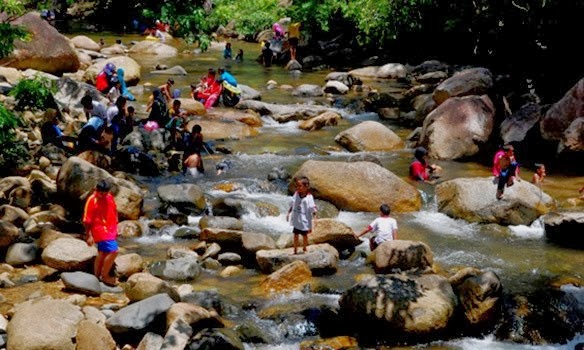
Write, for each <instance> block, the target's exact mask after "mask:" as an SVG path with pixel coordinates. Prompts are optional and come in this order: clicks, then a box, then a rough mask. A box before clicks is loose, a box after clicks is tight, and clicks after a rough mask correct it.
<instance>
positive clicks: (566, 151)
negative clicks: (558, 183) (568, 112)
mask: <svg viewBox="0 0 584 350" xmlns="http://www.w3.org/2000/svg"><path fill="white" fill-rule="evenodd" d="M558 152H559V153H560V154H561V155H570V154H571V155H576V156H579V158H578V159H577V160H576V161H577V162H578V163H580V164H581V163H582V156H583V155H584V116H582V117H580V118H576V119H574V121H573V122H572V123H571V124H570V126H568V128H567V129H566V130H565V131H564V136H563V137H562V141H561V142H560V144H559V146H558Z"/></svg>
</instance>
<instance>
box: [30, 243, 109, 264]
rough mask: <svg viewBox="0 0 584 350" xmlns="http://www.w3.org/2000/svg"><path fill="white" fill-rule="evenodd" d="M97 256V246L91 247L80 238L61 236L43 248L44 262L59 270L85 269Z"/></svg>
mask: <svg viewBox="0 0 584 350" xmlns="http://www.w3.org/2000/svg"><path fill="white" fill-rule="evenodd" d="M96 256H97V249H96V247H90V246H88V245H87V243H85V241H82V240H80V239H75V238H59V239H56V240H54V241H52V242H51V243H49V245H48V246H47V247H46V248H45V249H44V250H43V253H42V255H41V257H42V259H43V262H44V263H45V264H46V265H47V266H50V267H52V268H54V269H57V270H59V271H76V270H83V269H84V268H86V267H87V266H89V265H90V264H91V262H92V261H93V259H94V258H95V257H96Z"/></svg>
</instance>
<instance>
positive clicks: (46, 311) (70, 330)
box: [6, 299, 84, 350]
mask: <svg viewBox="0 0 584 350" xmlns="http://www.w3.org/2000/svg"><path fill="white" fill-rule="evenodd" d="M83 318H84V316H83V313H82V312H81V309H80V308H79V306H76V305H73V304H71V303H70V302H68V301H65V300H51V299H39V300H33V301H29V302H25V303H23V304H21V305H18V306H17V307H16V312H15V313H14V316H13V317H12V319H11V320H10V323H8V328H7V330H6V333H7V335H8V344H7V345H8V349H14V350H17V349H38V350H40V349H60V350H76V349H77V348H76V345H75V334H76V333H77V325H78V324H79V322H81V320H83ZM33 330H34V331H33Z"/></svg>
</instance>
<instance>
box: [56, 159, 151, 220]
mask: <svg viewBox="0 0 584 350" xmlns="http://www.w3.org/2000/svg"><path fill="white" fill-rule="evenodd" d="M100 179H108V180H109V181H111V182H112V183H113V186H112V193H113V195H114V199H115V201H116V205H117V209H118V215H119V218H120V220H123V219H131V220H135V219H138V217H139V216H140V212H141V209H142V202H143V196H142V192H141V191H140V189H139V188H138V187H137V186H136V185H134V184H133V183H131V182H129V181H127V180H124V179H119V178H114V177H113V176H111V175H110V174H109V173H108V172H107V171H105V170H103V169H100V168H98V167H96V166H94V165H92V164H90V163H88V162H86V161H84V160H82V159H80V158H78V157H71V158H69V159H68V160H67V162H65V164H63V166H62V167H61V171H60V172H59V176H58V178H57V190H58V192H59V193H60V194H62V195H63V196H64V197H65V199H66V200H69V201H70V202H68V203H70V204H71V207H70V209H71V208H75V207H74V206H75V205H78V206H79V207H78V208H80V209H82V208H83V203H85V199H86V198H87V196H88V195H89V194H90V193H91V192H92V191H93V189H94V188H95V185H96V184H97V181H98V180H100Z"/></svg>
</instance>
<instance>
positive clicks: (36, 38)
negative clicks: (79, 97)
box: [0, 12, 79, 74]
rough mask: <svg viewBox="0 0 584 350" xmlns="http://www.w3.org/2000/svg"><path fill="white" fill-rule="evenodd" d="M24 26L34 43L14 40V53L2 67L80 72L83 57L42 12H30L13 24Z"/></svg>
mask: <svg viewBox="0 0 584 350" xmlns="http://www.w3.org/2000/svg"><path fill="white" fill-rule="evenodd" d="M11 24H13V25H19V26H23V27H24V29H26V31H27V32H28V33H29V38H30V40H26V41H21V40H15V41H14V51H12V53H11V54H10V55H9V56H8V57H6V58H4V59H2V60H0V66H6V67H13V68H18V69H21V70H25V69H29V68H32V69H35V70H39V71H42V72H47V73H51V74H62V73H65V72H76V71H77V70H78V69H79V58H78V57H77V53H76V52H75V50H74V49H73V47H72V46H71V45H70V43H69V39H67V38H66V37H65V36H63V35H61V34H59V32H58V31H57V30H56V29H55V28H54V27H53V26H51V25H50V24H49V23H47V21H44V20H42V19H41V17H40V14H39V13H38V12H29V13H27V14H25V15H23V16H21V17H18V18H17V19H15V20H14V21H12V22H11Z"/></svg>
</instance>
